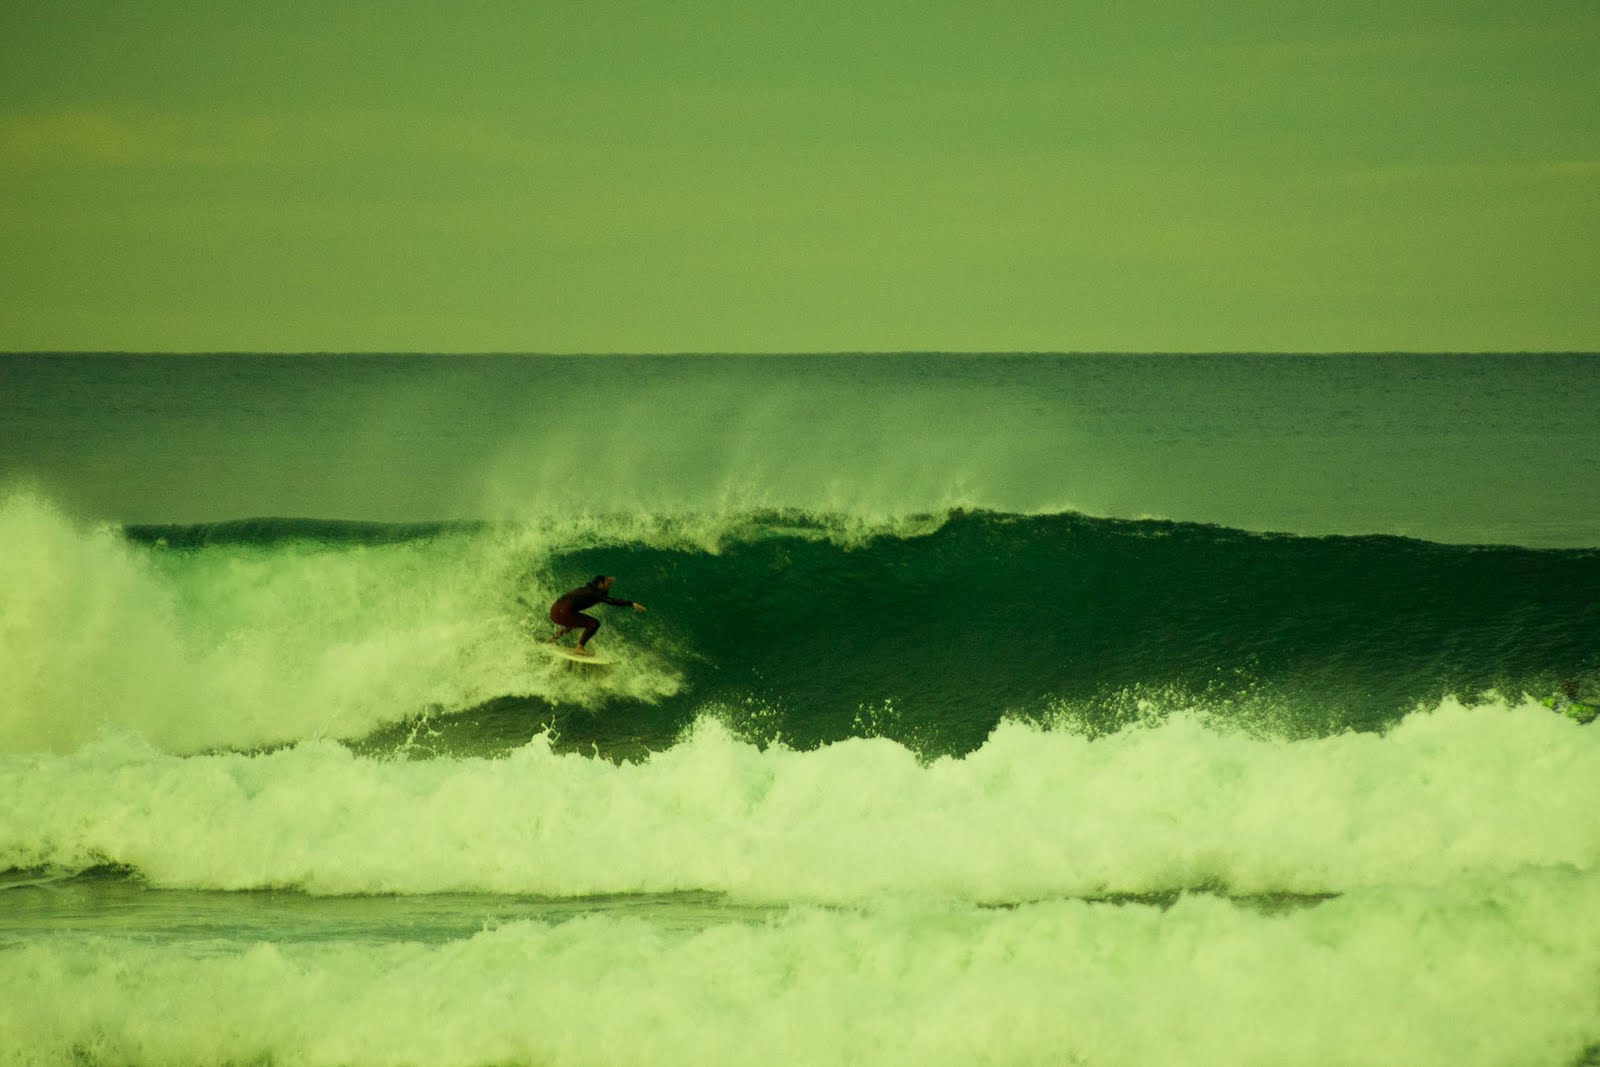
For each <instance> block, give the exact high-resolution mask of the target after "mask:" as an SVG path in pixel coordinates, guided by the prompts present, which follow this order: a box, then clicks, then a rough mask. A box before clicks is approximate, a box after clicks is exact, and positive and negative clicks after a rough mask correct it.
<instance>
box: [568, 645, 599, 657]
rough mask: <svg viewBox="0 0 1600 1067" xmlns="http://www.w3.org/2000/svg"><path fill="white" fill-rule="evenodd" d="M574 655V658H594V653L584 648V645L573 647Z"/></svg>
mask: <svg viewBox="0 0 1600 1067" xmlns="http://www.w3.org/2000/svg"><path fill="white" fill-rule="evenodd" d="M572 654H573V655H574V656H592V655H594V653H593V652H590V651H589V650H588V649H587V648H584V647H583V646H582V645H573V646H572Z"/></svg>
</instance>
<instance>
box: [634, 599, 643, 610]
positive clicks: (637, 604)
mask: <svg viewBox="0 0 1600 1067" xmlns="http://www.w3.org/2000/svg"><path fill="white" fill-rule="evenodd" d="M633 610H634V611H643V610H644V605H643V604H641V603H639V602H638V601H637V600H635V601H634V602H633Z"/></svg>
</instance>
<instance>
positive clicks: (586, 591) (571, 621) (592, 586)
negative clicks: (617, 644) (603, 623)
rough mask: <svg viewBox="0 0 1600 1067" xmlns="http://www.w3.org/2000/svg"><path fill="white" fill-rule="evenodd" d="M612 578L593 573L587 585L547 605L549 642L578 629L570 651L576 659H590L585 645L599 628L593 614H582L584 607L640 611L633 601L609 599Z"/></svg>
mask: <svg viewBox="0 0 1600 1067" xmlns="http://www.w3.org/2000/svg"><path fill="white" fill-rule="evenodd" d="M615 580H616V579H615V578H613V577H611V576H610V575H605V574H597V575H595V577H594V580H593V581H591V582H590V583H589V584H588V585H586V586H583V587H581V588H579V589H573V590H571V591H570V592H566V593H562V594H561V595H560V596H559V597H557V598H556V602H555V603H554V604H551V605H550V621H551V622H553V623H555V624H556V627H557V629H556V633H555V636H554V637H552V638H550V643H551V644H552V645H553V644H556V643H558V642H559V641H560V640H561V639H562V638H563V637H565V636H567V634H569V633H571V632H572V631H573V630H582V631H583V634H582V636H580V637H579V638H578V645H577V647H576V648H574V649H573V650H572V651H573V653H574V654H575V655H579V656H592V655H594V653H593V652H590V651H589V649H588V648H586V647H585V646H586V645H588V643H589V639H590V638H591V637H593V636H594V632H595V631H596V630H598V629H600V620H599V619H597V618H595V617H594V616H593V615H585V614H584V613H583V612H584V609H585V608H592V607H594V606H595V605H596V604H614V605H616V606H617V607H619V608H632V609H633V610H634V611H643V610H644V605H643V604H641V603H639V602H638V601H636V600H619V599H618V598H616V597H614V596H611V595H610V594H611V583H612V582H613V581H615Z"/></svg>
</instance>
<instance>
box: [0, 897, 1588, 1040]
mask: <svg viewBox="0 0 1600 1067" xmlns="http://www.w3.org/2000/svg"><path fill="white" fill-rule="evenodd" d="M1597 916H1600V879H1596V878H1594V877H1592V876H1579V875H1575V874H1573V873H1571V872H1562V871H1546V872H1528V873H1525V874H1523V875H1520V876H1518V877H1516V878H1514V879H1509V880H1507V881H1506V882H1504V883H1500V884H1495V885H1483V884H1476V883H1471V882H1467V883H1463V884H1461V885H1457V886H1453V887H1451V888H1450V889H1448V890H1445V891H1442V892H1439V891H1418V890H1411V889H1381V890H1380V889H1373V890H1363V891H1360V892H1356V893H1352V894H1350V895H1348V896H1346V897H1342V898H1340V899H1337V900H1332V901H1328V902H1326V903H1324V904H1322V905H1320V906H1318V907H1315V908H1310V909H1305V910H1301V911H1297V912H1293V913H1290V914H1285V915H1278V916H1271V917H1268V916H1262V915H1259V914H1254V913H1252V912H1250V911H1248V910H1244V909H1241V908H1237V907H1234V906H1232V905H1231V904H1230V903H1229V902H1227V901H1223V900H1218V899H1216V898H1212V897H1186V898H1184V899H1182V900H1180V901H1178V902H1177V903H1176V904H1175V905H1174V906H1172V907H1171V908H1168V909H1166V910H1165V911H1162V910H1158V909H1156V908H1150V907H1139V906H1123V907H1111V906H1106V905H1093V904H1087V903H1084V902H1081V901H1049V902H1042V903H1038V904H1033V905H1028V906H1023V907H1018V908H1015V909H1005V910H985V909H964V908H950V907H947V906H943V905H941V904H939V903H938V902H899V903H894V902H890V903H886V904H884V905H881V906H879V907H876V908H873V909H870V910H857V909H852V910H844V911H838V910H827V909H808V908H798V909H794V910H791V911H789V912H787V913H786V914H784V915H783V916H782V917H780V918H777V919H774V920H771V921H767V922H763V923H752V924H744V923H725V924H722V925H719V926H716V927H715V928H712V929H707V930H698V929H690V930H682V929H673V928H671V927H670V926H667V927H663V926H661V925H656V924H651V923H649V922H647V921H646V920H644V919H642V918H639V917H634V916H613V915H608V914H606V913H604V912H599V913H594V914H589V915H586V916H584V917H582V918H577V919H573V920H571V921H569V922H565V923H555V924H546V923H539V922H513V923H508V924H504V925H496V926H492V927H489V928H485V929H483V930H481V931H480V932H479V933H477V934H476V935H474V936H472V937H470V938H465V939H463V940H458V941H451V942H449V943H447V944H442V945H432V944H426V943H420V942H417V941H402V942H398V943H383V944H371V943H364V942H362V941H360V940H354V939H344V940H334V941H319V942H311V943H304V944H293V943H287V944H286V943H249V944H244V945H234V944H218V943H211V942H199V943H191V944H187V945H167V944H160V943H152V942H151V941H150V939H148V938H142V939H138V938H118V939H93V940H90V941H87V942H85V941H83V940H75V939H67V938H54V939H49V940H45V941H40V942H38V943H36V944H33V945H29V946H26V947H23V948H17V949H6V948H4V947H0V961H3V962H4V966H0V1027H3V1028H4V1029H5V1031H6V1033H7V1034H8V1042H7V1044H8V1045H9V1046H10V1050H9V1052H5V1051H0V1062H20V1063H54V1062H61V1063H81V1062H97V1063H113V1062H114V1063H122V1062H139V1063H146V1062H149V1063H198V1062H235V1063H243V1062H293V1063H300V1062H310V1063H415V1062H430V1063H592V1062H618V1063H650V1064H661V1065H672V1064H686V1065H687V1064H704V1063H735V1062H743V1061H746V1060H749V1059H752V1058H753V1059H759V1060H760V1061H762V1062H764V1063H775V1064H825V1063H826V1064H833V1063H880V1064H886V1065H894V1064H906V1065H923V1064H952V1065H954V1064H969V1063H973V1062H993V1063H1044V1062H1051V1063H1056V1062H1078V1063H1095V1064H1148V1063H1232V1064H1262V1065H1265V1064H1278V1063H1297V1064H1308V1065H1312V1064H1344V1063H1350V1062H1353V1061H1367V1060H1371V1059H1380V1060H1383V1061H1385V1062H1403V1063H1411V1064H1439V1065H1445V1064H1448V1065H1451V1067H1463V1065H1477V1064H1482V1065H1491V1064H1504V1063H1533V1062H1538V1063H1587V1062H1591V1061H1592V1059H1593V1057H1594V1053H1595V1049H1596V1046H1595V1044H1594V1041H1595V1036H1596V1032H1595V1029H1594V1025H1595V1018H1594V1006H1593V1002H1594V974H1595V971H1596V970H1597V969H1600V919H1597V918H1596V917H1597ZM201 989H217V990H227V991H228V995H226V996H214V997H207V996H196V995H194V992H195V990H201ZM153 1020H158V1021H159V1022H157V1023H153V1022H152V1021H153Z"/></svg>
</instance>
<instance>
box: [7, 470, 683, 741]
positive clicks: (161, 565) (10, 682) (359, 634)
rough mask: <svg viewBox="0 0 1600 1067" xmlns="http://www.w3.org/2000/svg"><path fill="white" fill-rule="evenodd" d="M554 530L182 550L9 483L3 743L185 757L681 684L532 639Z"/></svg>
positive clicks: (644, 658) (640, 659) (661, 690)
mask: <svg viewBox="0 0 1600 1067" xmlns="http://www.w3.org/2000/svg"><path fill="white" fill-rule="evenodd" d="M552 543H559V542H552V541H551V540H549V539H548V538H545V539H541V537H540V532H539V531H537V530H533V529H528V530H522V531H516V532H515V534H514V535H504V536H497V535H481V536H467V535H461V536H458V537H441V538H435V539H432V540H429V541H426V542H415V543H407V544H395V545H383V546H375V547H361V546H340V547H335V548H326V547H321V546H317V545H313V544H299V545H278V546H274V547H272V548H271V549H258V548H253V547H250V546H236V547H213V548H208V549H206V550H204V551H201V552H173V551H167V550H160V549H151V548H147V547H144V546H140V545H134V544H130V543H128V542H127V541H126V540H125V539H124V538H123V537H122V536H121V535H120V533H119V532H118V531H116V530H115V529H113V528H110V527H85V526H82V525H80V524H77V523H74V522H73V521H71V520H69V519H68V518H66V517H64V516H63V515H61V514H60V513H59V511H57V510H56V509H55V508H54V507H52V506H51V505H50V504H49V503H48V502H46V501H44V500H42V499H40V498H39V497H37V496H34V495H31V494H22V493H14V494H12V495H10V496H8V497H6V498H4V499H0V693H4V694H5V697H4V700H3V701H0V751H35V750H54V751H69V750H71V749H73V748H75V747H77V746H79V745H82V744H84V743H85V742H87V741H90V740H92V739H93V738H95V737H98V736H100V735H102V734H103V733H105V732H106V731H107V730H108V729H110V730H113V731H124V732H133V733H136V734H138V735H139V736H141V737H143V738H144V739H146V740H148V741H149V742H151V743H153V744H156V745H158V746H160V747H162V748H165V749H168V750H172V751H179V752H186V751H196V750H200V749H205V748H211V747H223V746H229V747H248V746H253V745H261V744H268V743H275V742H284V741H291V740H297V739H304V738H315V737H356V736H361V735H363V734H365V733H367V732H369V731H370V730H371V729H373V728H374V727H376V726H378V725H381V724H383V723H388V722H395V721H399V720H401V719H404V718H406V717H408V716H410V715H415V714H417V713H419V712H422V711H424V710H425V709H429V708H443V709H445V710H455V709H460V708H463V707H468V706H471V705H473V704H475V703H478V702H481V701H483V700H487V699H490V698H493V697H497V696H503V695H506V694H539V695H542V696H545V697H546V698H547V699H549V700H551V701H553V702H557V703H561V702H593V701H595V700H603V699H606V698H608V697H610V696H618V695H621V696H629V697H634V698H642V699H649V698H652V697H656V696H660V695H664V694H667V693H671V692H673V691H675V689H676V688H677V686H678V684H679V681H678V679H677V677H676V676H675V675H674V674H673V673H672V672H671V671H670V670H669V669H668V668H666V666H665V665H663V664H661V663H660V662H658V661H656V660H653V659H652V658H651V657H649V656H648V655H646V654H643V653H639V654H633V655H630V656H629V657H626V658H628V659H629V660H630V663H629V665H628V666H627V667H626V668H625V669H618V670H613V671H611V672H609V673H608V675H607V676H606V678H605V679H603V680H595V679H587V680H585V682H584V683H583V684H579V683H578V682H576V681H575V680H573V679H572V678H571V677H570V676H569V675H568V674H565V673H563V672H561V671H560V670H559V669H557V666H556V665H555V664H553V663H552V662H551V661H550V659H549V657H544V656H538V655H537V654H536V652H535V650H532V649H531V639H530V634H529V626H528V624H529V621H530V620H529V619H528V618H527V615H528V613H527V612H526V611H523V610H521V609H520V608H518V606H517V604H516V603H515V601H514V599H511V596H512V594H513V593H514V592H515V591H517V590H519V589H525V590H526V595H527V596H528V597H532V598H533V599H534V600H538V601H543V600H544V599H545V598H548V597H553V596H554V592H553V591H552V589H551V588H550V587H549V586H548V584H547V583H546V581H545V580H543V578H542V575H541V571H540V566H541V563H542V562H543V560H544V559H545V557H547V555H548V553H549V551H550V548H551V545H552ZM513 609H515V610H513ZM538 621H542V620H538ZM608 640H612V641H613V642H614V643H613V645H612V647H625V639H621V640H619V639H617V638H616V635H614V634H613V635H608Z"/></svg>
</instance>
